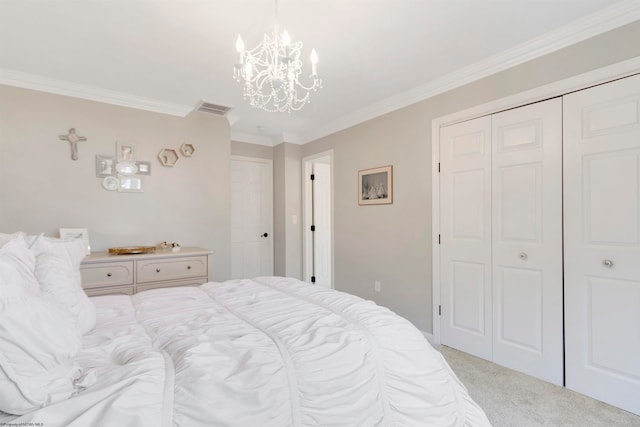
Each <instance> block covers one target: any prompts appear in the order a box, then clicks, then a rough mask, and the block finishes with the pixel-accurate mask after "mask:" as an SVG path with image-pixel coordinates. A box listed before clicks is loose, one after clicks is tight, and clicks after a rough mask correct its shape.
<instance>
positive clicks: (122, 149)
mask: <svg viewBox="0 0 640 427" xmlns="http://www.w3.org/2000/svg"><path fill="white" fill-rule="evenodd" d="M116 156H117V158H118V162H133V161H134V160H135V147H134V146H133V145H131V144H125V143H123V142H116Z"/></svg>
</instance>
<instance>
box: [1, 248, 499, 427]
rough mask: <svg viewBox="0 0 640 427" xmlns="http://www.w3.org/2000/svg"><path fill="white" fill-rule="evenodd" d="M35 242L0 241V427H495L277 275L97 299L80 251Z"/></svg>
mask: <svg viewBox="0 0 640 427" xmlns="http://www.w3.org/2000/svg"><path fill="white" fill-rule="evenodd" d="M7 240H9V242H8V243H7V242H6V241H7ZM35 240H36V242H35V243H34V242H33V241H29V239H27V238H25V237H24V236H21V237H19V238H15V237H14V238H13V239H8V238H5V244H4V245H2V239H1V238H0V245H1V246H2V247H0V340H1V341H0V345H2V347H3V348H2V354H1V355H0V368H2V369H0V410H2V411H3V412H2V414H0V424H1V423H2V422H5V423H17V424H19V423H33V424H31V425H38V424H37V423H42V424H41V425H44V426H47V427H51V426H78V427H80V426H140V427H149V426H248V427H249V426H250V427H254V426H261V427H262V426H265V427H266V426H274V427H281V426H323V427H324V426H327V427H328V426H488V425H489V422H488V421H487V418H486V416H485V414H484V413H483V411H482V410H481V409H480V408H479V407H478V406H477V405H476V404H475V402H474V401H473V400H472V399H471V398H470V397H469V395H468V393H467V391H466V390H465V388H464V386H463V385H462V384H461V383H460V382H459V381H458V379H457V378H456V376H455V375H454V374H453V372H452V371H451V369H450V368H449V366H448V365H447V363H446V361H445V360H444V359H443V357H442V356H441V355H440V353H439V352H437V351H436V350H434V349H433V348H432V347H431V346H430V345H429V344H428V342H427V341H426V339H425V338H424V336H423V335H422V334H421V333H420V332H419V331H418V330H417V329H416V328H415V327H413V326H412V325H411V324H410V323H409V322H408V321H407V320H405V319H403V318H402V317H400V316H397V315H396V314H394V313H393V312H391V311H390V310H388V309H386V308H383V307H380V306H377V305H376V304H374V303H373V302H371V301H366V300H363V299H361V298H358V297H356V296H353V295H349V294H346V293H342V292H338V291H334V290H330V289H323V288H319V287H315V286H312V285H309V284H307V283H303V282H300V281H298V280H295V279H291V278H282V277H260V278H254V279H250V280H249V279H247V280H233V281H226V282H222V283H215V282H211V283H207V284H204V285H201V286H197V287H180V288H164V289H153V290H149V291H145V292H141V293H138V294H136V295H133V296H127V295H109V296H102V297H93V298H88V297H86V295H84V294H83V292H82V290H81V288H80V284H79V273H78V272H77V271H76V270H77V269H78V267H79V262H80V261H79V260H81V259H82V256H83V254H82V250H83V249H82V246H81V245H77V244H76V243H72V242H69V241H59V240H56V239H50V238H44V237H40V238H36V239H35ZM16 242H17V243H16ZM74 245H75V246H74ZM71 248H72V249H71ZM16 254H17V255H16ZM16 259H17V260H18V261H16ZM54 259H55V260H56V262H53V261H52V260H54ZM12 269H13V270H12ZM14 270H18V273H16V272H15V271H14ZM30 270H32V271H33V274H32V275H30V274H29V271H30ZM61 272H64V274H63V273H61ZM25 289H26V291H25ZM25 318H27V319H29V320H28V321H27V320H25ZM31 359H33V363H30V362H29V361H30V360H31ZM25 425H29V424H25Z"/></svg>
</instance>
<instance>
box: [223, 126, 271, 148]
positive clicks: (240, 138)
mask: <svg viewBox="0 0 640 427" xmlns="http://www.w3.org/2000/svg"><path fill="white" fill-rule="evenodd" d="M231 141H236V142H246V143H249V144H256V145H266V146H267V147H273V146H274V145H275V144H274V142H273V139H272V138H271V137H270V136H265V135H256V134H253V133H245V132H236V131H234V130H232V131H231Z"/></svg>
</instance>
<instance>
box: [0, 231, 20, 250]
mask: <svg viewBox="0 0 640 427" xmlns="http://www.w3.org/2000/svg"><path fill="white" fill-rule="evenodd" d="M22 236H23V233H22V232H20V231H18V232H17V233H0V247H2V246H4V245H5V244H7V243H9V242H10V241H12V240H13V239H15V238H18V237H22Z"/></svg>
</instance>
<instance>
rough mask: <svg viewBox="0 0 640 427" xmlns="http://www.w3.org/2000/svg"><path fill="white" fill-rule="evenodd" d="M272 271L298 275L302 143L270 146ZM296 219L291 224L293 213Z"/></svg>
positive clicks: (300, 262)
mask: <svg viewBox="0 0 640 427" xmlns="http://www.w3.org/2000/svg"><path fill="white" fill-rule="evenodd" d="M273 206H274V209H273V216H274V239H275V241H274V274H276V275H278V276H287V277H295V278H298V279H302V214H301V212H302V147H301V146H299V145H295V144H290V143H287V142H284V143H282V144H278V145H277V146H275V147H274V149H273ZM294 215H296V216H297V217H298V223H297V224H293V216H294Z"/></svg>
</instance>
